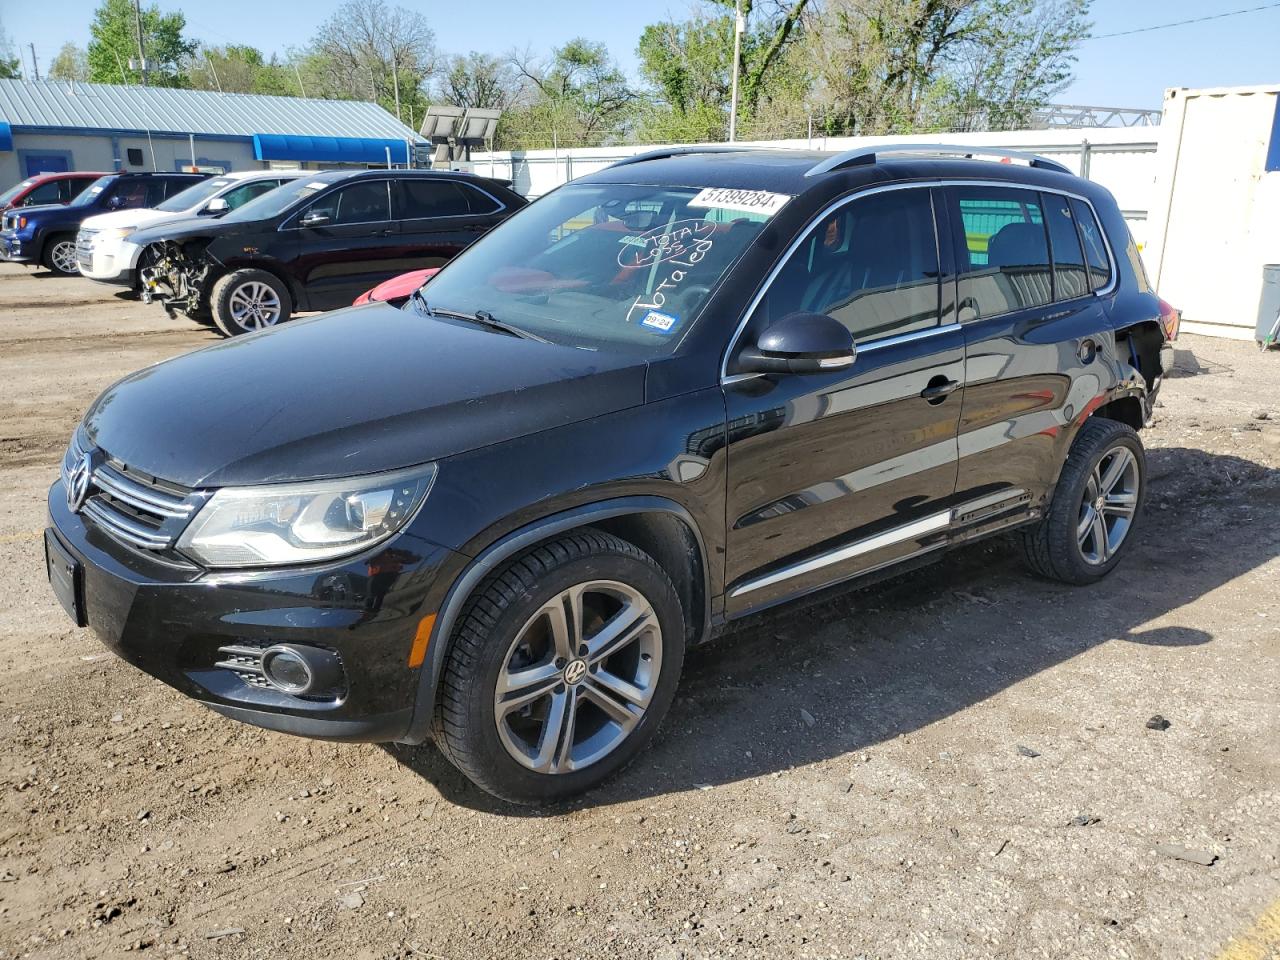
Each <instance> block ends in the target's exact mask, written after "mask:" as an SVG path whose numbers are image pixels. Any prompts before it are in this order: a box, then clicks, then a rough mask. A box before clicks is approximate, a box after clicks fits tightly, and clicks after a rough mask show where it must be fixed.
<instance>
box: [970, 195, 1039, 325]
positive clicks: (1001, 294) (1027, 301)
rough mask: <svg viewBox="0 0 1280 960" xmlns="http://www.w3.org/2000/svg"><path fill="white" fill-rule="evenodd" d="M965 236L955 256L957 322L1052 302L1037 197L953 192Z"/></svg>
mask: <svg viewBox="0 0 1280 960" xmlns="http://www.w3.org/2000/svg"><path fill="white" fill-rule="evenodd" d="M955 194H956V198H957V203H958V206H959V212H960V224H961V228H962V229H963V231H964V241H965V242H964V246H963V247H961V248H960V249H959V250H958V251H957V252H958V254H959V257H958V259H959V264H958V268H959V296H960V304H959V306H960V317H961V319H965V320H971V319H976V318H979V317H995V316H999V315H1000V314H1002V313H1009V312H1011V311H1013V310H1021V309H1023V308H1025V307H1036V306H1040V305H1042V304H1046V303H1049V302H1051V301H1052V299H1053V279H1052V270H1051V267H1050V261H1049V239H1048V235H1047V234H1046V232H1045V222H1044V220H1045V218H1044V210H1043V209H1042V208H1041V205H1040V196H1039V194H1038V193H1036V192H1034V191H1031V190H1017V189H1012V188H1005V187H979V186H972V187H970V186H962V187H957V188H956V190H955Z"/></svg>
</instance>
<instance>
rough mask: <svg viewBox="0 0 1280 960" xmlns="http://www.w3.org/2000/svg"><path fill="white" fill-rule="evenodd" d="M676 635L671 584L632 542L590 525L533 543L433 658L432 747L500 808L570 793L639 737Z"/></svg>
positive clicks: (677, 653) (658, 710) (668, 679)
mask: <svg viewBox="0 0 1280 960" xmlns="http://www.w3.org/2000/svg"><path fill="white" fill-rule="evenodd" d="M684 637H685V631H684V614H683V612H682V609H681V605H680V600H679V597H678V596H677V595H676V591H675V588H674V587H673V586H672V585H671V581H670V579H668V577H667V575H666V573H665V572H664V571H663V570H662V568H661V567H659V566H658V564H657V563H656V562H655V561H654V559H653V558H652V557H650V556H649V555H648V554H646V553H645V552H643V551H642V550H640V549H639V548H638V547H636V546H634V545H633V544H631V543H628V542H626V541H625V540H621V539H619V538H618V537H615V536H612V535H611V534H607V533H604V532H603V531H600V530H595V529H592V528H586V529H583V530H580V531H576V532H574V533H572V534H568V535H566V536H563V537H560V538H558V539H556V540H553V541H550V542H548V543H545V544H541V545H540V546H537V547H534V548H532V549H530V550H529V551H528V552H526V553H524V554H522V555H520V556H518V557H517V558H516V559H514V560H512V561H511V562H510V563H509V564H507V565H506V566H505V567H503V568H502V569H501V570H499V571H498V572H497V573H495V574H493V575H492V576H491V577H489V578H488V579H487V580H486V581H485V582H484V583H482V584H481V585H480V586H479V587H477V589H476V592H475V594H474V595H473V596H472V597H471V598H470V599H469V601H468V603H467V606H466V608H465V609H464V611H463V614H462V616H461V618H460V619H459V622H458V625H457V627H456V629H455V630H454V632H453V643H452V646H451V647H450V648H449V653H448V656H447V659H446V661H445V667H444V675H443V679H442V681H441V687H440V694H439V697H438V700H437V702H438V704H439V706H438V711H437V717H436V741H437V743H438V744H439V746H440V748H441V751H442V752H443V753H444V754H445V756H447V757H448V758H449V759H450V760H451V761H452V762H453V763H454V765H455V766H457V767H458V769H459V770H461V771H462V772H463V773H464V774H465V775H466V776H467V777H468V778H469V779H470V780H472V781H473V782H474V783H475V784H477V785H478V786H479V787H481V788H482V789H484V790H486V791H488V792H489V793H492V794H494V795H495V796H498V797H501V798H502V799H504V800H509V801H512V802H514V803H527V804H532V803H549V802H554V801H557V800H562V799H565V798H567V797H570V796H573V795H575V794H579V793H582V792H583V791H585V790H589V789H591V788H592V787H595V786H597V785H598V784H599V783H601V782H602V781H604V780H605V779H607V778H608V777H609V776H611V775H612V774H614V773H616V772H617V771H618V770H620V769H621V768H622V767H623V766H625V765H626V764H627V763H628V762H629V761H630V760H631V759H632V758H633V757H635V755H636V754H637V753H639V752H640V750H641V749H642V748H643V747H644V746H645V745H646V744H647V743H648V742H649V740H650V739H651V738H652V737H653V735H654V733H655V731H656V730H657V728H658V724H659V723H660V722H661V720H662V717H663V715H664V714H665V713H666V712H667V708H668V707H669V706H670V705H671V701H672V699H673V697H674V696H675V690H676V684H677V683H678V681H679V677H680V668H681V666H682V664H683V660H684V643H685V640H684Z"/></svg>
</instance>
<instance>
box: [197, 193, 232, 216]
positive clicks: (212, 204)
mask: <svg viewBox="0 0 1280 960" xmlns="http://www.w3.org/2000/svg"><path fill="white" fill-rule="evenodd" d="M230 209H231V204H229V203H227V198H226V197H214V198H213V199H212V200H210V201H209V202H208V203H206V204H205V205H204V206H203V207H202V208H201V209H200V216H202V217H220V216H222V215H223V214H224V213H226V212H227V211H228V210H230Z"/></svg>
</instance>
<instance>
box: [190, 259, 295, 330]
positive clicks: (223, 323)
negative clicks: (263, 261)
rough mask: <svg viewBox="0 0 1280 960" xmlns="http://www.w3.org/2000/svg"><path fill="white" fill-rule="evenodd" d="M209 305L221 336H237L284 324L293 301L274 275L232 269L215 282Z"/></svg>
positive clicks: (261, 271)
mask: <svg viewBox="0 0 1280 960" xmlns="http://www.w3.org/2000/svg"><path fill="white" fill-rule="evenodd" d="M209 307H210V310H211V311H212V313H213V322H214V323H215V324H216V325H217V327H218V329H219V330H221V331H222V333H223V335H224V336H227V337H238V336H240V335H241V334H244V333H254V332H255V331H258V330H265V329H267V328H268V327H274V326H275V325H276V324H278V323H284V322H285V321H286V320H288V319H289V314H290V313H292V312H293V300H292V298H290V296H289V290H288V288H286V287H285V285H284V283H283V282H282V281H281V280H280V278H278V277H276V276H275V275H274V274H270V273H267V271H265V270H233V271H232V272H231V273H228V274H227V275H226V276H225V277H219V278H218V281H217V282H216V283H214V285H213V291H212V293H211V294H210V296H209Z"/></svg>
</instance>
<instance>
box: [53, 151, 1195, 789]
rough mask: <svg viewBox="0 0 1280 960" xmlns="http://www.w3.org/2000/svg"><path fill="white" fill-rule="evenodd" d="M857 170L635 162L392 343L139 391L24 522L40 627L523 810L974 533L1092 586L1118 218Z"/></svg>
mask: <svg viewBox="0 0 1280 960" xmlns="http://www.w3.org/2000/svg"><path fill="white" fill-rule="evenodd" d="M877 149H878V152H877V151H872V150H860V151H853V152H850V153H846V154H837V155H830V154H821V153H810V152H807V151H777V150H775V151H748V150H732V151H725V150H723V149H721V150H709V149H703V150H701V151H699V150H686V151H680V150H667V151H660V152H658V153H657V154H648V155H642V156H639V157H636V158H633V159H629V160H626V161H623V162H621V163H618V164H615V165H614V166H612V167H610V168H608V169H605V170H602V171H600V172H598V173H593V174H590V175H588V176H586V177H583V178H581V179H579V180H576V181H574V182H572V183H570V184H567V185H565V186H563V187H561V188H559V189H557V190H555V191H553V192H552V193H549V194H547V195H546V196H545V197H542V198H541V199H539V200H538V202H537V203H534V204H532V205H530V206H529V207H528V208H527V209H525V210H522V211H520V212H519V213H518V214H517V215H516V216H515V217H513V218H512V219H511V220H510V221H508V222H507V223H504V224H502V225H501V226H499V227H498V228H497V229H495V230H494V231H492V232H491V233H489V234H488V235H487V236H485V237H484V238H483V239H481V240H480V241H479V242H478V243H476V244H475V245H474V246H473V247H472V248H470V249H469V250H467V251H466V252H465V253H464V254H462V256H460V257H458V258H457V259H456V260H455V261H453V262H452V263H450V264H448V265H447V266H445V267H444V269H442V270H441V271H440V272H439V273H438V274H437V275H436V276H434V277H433V278H432V279H431V281H430V283H428V284H427V285H426V286H425V287H423V288H422V290H420V291H419V292H418V293H417V294H416V295H414V296H413V297H412V298H410V300H409V301H408V302H407V303H406V304H405V305H404V306H403V307H394V306H392V305H390V304H386V303H375V304H370V305H368V306H364V307H355V308H351V309H348V310H342V311H338V312H335V313H331V314H328V315H326V316H321V317H314V318H311V319H308V320H305V321H302V322H299V323H294V324H290V325H287V326H285V327H283V328H280V329H279V330H275V331H270V332H267V333H264V334H260V335H256V336H252V337H249V338H246V339H244V340H241V341H233V342H230V343H225V344H220V345H218V346H214V347H211V348H208V349H205V350H201V351H198V352H196V353H192V354H188V355H186V356H183V357H178V358H176V359H173V360H169V361H167V362H165V363H161V364H157V365H155V366H152V367H148V368H147V369H145V370H142V371H140V372H138V373H136V374H134V375H132V376H130V377H126V378H125V379H124V380H122V381H120V382H119V383H117V384H116V385H114V386H112V387H110V388H109V389H108V390H106V391H105V392H104V393H103V394H102V396H101V397H100V398H99V399H98V400H97V401H96V402H95V403H94V404H93V406H92V407H91V408H90V409H89V411H88V413H87V414H86V416H85V418H84V421H83V422H82V423H81V425H80V426H79V427H78V428H77V430H76V431H75V434H74V437H73V438H72V440H71V444H70V447H69V449H68V451H67V454H66V458H65V461H64V463H63V473H62V479H60V480H59V481H58V482H56V483H55V484H54V485H53V487H52V489H51V490H50V492H49V513H50V521H49V527H48V531H47V534H46V540H45V543H46V549H47V552H48V558H49V574H50V578H51V581H52V583H53V585H54V590H55V593H56V594H57V596H58V597H59V598H60V600H61V601H62V603H63V604H64V606H65V607H66V609H67V611H68V612H69V613H70V615H71V616H72V617H73V618H74V619H75V621H76V622H77V623H78V624H80V625H82V626H83V625H86V624H87V625H89V626H92V627H93V628H94V629H95V630H96V631H97V632H98V634H99V635H100V636H101V638H102V639H103V640H104V641H105V642H106V643H107V644H108V645H109V646H110V647H111V648H112V649H113V650H115V651H116V652H117V653H118V654H119V655H120V656H122V657H124V658H126V659H127V660H129V661H130V662H132V663H134V664H136V665H137V666H139V667H140V668H142V669H143V670H146V671H148V672H150V673H151V674H153V675H154V676H156V677H158V678H160V679H161V680H163V681H165V682H166V683H169V684H172V685H173V686H174V687H176V688H178V689H179V690H181V691H183V692H185V693H186V694H187V695H189V696H191V697H194V698H196V699H197V700H200V701H202V702H204V703H205V704H207V705H209V706H210V707H212V708H213V709H214V710H217V711H219V712H220V713H223V714H225V715H227V716H230V717H234V718H237V719H240V720H244V721H246V722H249V723H254V724H258V725H260V726H263V727H268V728H270V729H274V730H281V731H286V732H289V733H295V734H303V735H306V736H313V737H327V738H333V739H346V740H373V741H387V740H396V741H401V742H407V743H421V742H423V741H425V740H427V739H431V738H434V739H435V741H436V743H437V744H439V746H440V747H441V749H442V750H443V752H444V753H445V755H446V756H447V757H449V759H450V760H452V761H453V762H454V763H455V764H456V765H457V766H458V767H459V768H460V769H461V770H462V771H463V772H464V773H465V774H466V775H467V776H468V777H470V778H471V779H472V780H473V781H475V782H476V783H478V784H479V785H481V786H482V787H483V788H484V789H486V790H489V791H491V792H493V793H495V794H497V795H500V796H503V797H507V798H510V799H512V800H517V801H525V802H535V801H540V800H550V799H555V798H560V797H565V796H568V795H571V794H574V793H576V792H579V791H581V790H584V789H587V788H589V787H591V786H593V785H594V784H596V783H598V782H600V780H602V779H603V778H604V777H606V776H608V775H609V774H610V773H612V772H613V771H615V770H617V769H618V768H619V767H621V766H622V765H623V764H624V763H626V762H627V760H629V759H630V758H631V757H633V756H635V754H636V753H637V752H638V751H639V750H640V748H641V747H642V746H643V745H644V744H645V743H646V742H647V741H648V740H649V739H650V737H651V736H652V735H653V732H654V730H655V728H656V727H657V725H658V722H659V721H660V720H661V718H662V716H663V714H664V712H665V711H666V709H667V707H668V705H669V704H670V703H671V700H672V697H673V696H674V693H675V689H676V684H677V681H678V678H679V675H680V670H681V664H682V661H683V658H684V653H685V650H686V648H687V647H688V646H689V645H691V644H697V643H701V642H703V641H705V640H707V639H708V638H710V637H711V636H713V635H714V634H715V633H716V632H717V631H718V630H720V629H721V628H722V627H724V626H725V625H726V624H728V623H730V622H731V621H734V620H737V619H739V618H742V617H746V616H749V615H751V614H754V613H756V612H758V611H760V610H764V609H766V608H768V607H771V606H774V605H775V604H780V603H784V602H786V601H789V600H793V599H795V598H797V597H803V596H805V595H808V594H812V593H814V592H815V591H818V590H822V589H824V588H828V587H831V586H833V585H835V584H839V583H842V582H844V581H848V580H850V579H852V578H858V577H862V578H866V577H874V576H880V575H885V574H887V573H890V572H893V571H898V570H903V569H906V568H907V567H908V566H909V565H912V564H917V563H923V562H925V561H927V560H930V559H936V558H937V557H939V556H941V555H942V553H943V552H944V551H945V550H947V549H949V548H952V547H955V546H959V545H962V544H966V543H972V542H974V541H975V540H977V539H979V538H982V537H988V536H991V535H993V534H997V533H1013V534H1014V535H1015V536H1016V537H1017V538H1018V539H1020V540H1021V542H1022V545H1023V547H1024V550H1025V554H1026V559H1027V562H1028V564H1029V565H1030V567H1031V569H1032V570H1034V571H1035V572H1036V573H1038V574H1040V575H1042V576H1044V577H1048V578H1052V579H1054V580H1058V581H1061V582H1063V583H1068V584H1087V583H1091V582H1093V581H1095V580H1097V579H1099V578H1100V577H1103V576H1105V575H1106V574H1107V573H1108V572H1110V571H1111V570H1112V569H1113V568H1114V567H1115V566H1116V564H1117V563H1118V562H1120V560H1121V558H1122V557H1123V556H1124V554H1125V551H1126V550H1127V549H1128V548H1129V546H1130V544H1132V543H1133V541H1134V537H1135V530H1136V528H1137V524H1138V523H1139V522H1140V517H1141V509H1142V503H1143V497H1144V495H1145V492H1146V481H1147V473H1146V465H1145V463H1146V462H1145V459H1144V454H1143V447H1142V443H1141V441H1140V440H1139V436H1138V431H1139V430H1140V429H1141V428H1142V427H1143V426H1144V425H1145V424H1146V422H1147V420H1148V418H1149V416H1150V413H1151V409H1152V405H1153V403H1154V402H1155V397H1156V395H1157V392H1158V391H1159V389H1160V386H1161V381H1162V379H1163V376H1164V373H1165V371H1166V370H1168V369H1169V364H1170V362H1171V359H1172V348H1171V347H1170V341H1171V340H1172V339H1173V337H1174V336H1175V335H1176V333H1177V317H1176V315H1175V314H1174V312H1173V311H1172V310H1171V309H1169V308H1168V307H1167V306H1166V305H1165V304H1163V302H1162V301H1161V300H1160V299H1159V298H1158V297H1157V296H1156V294H1155V292H1154V291H1153V290H1152V289H1151V286H1150V284H1149V282H1148V280H1147V277H1146V274H1145V273H1144V271H1143V268H1142V262H1141V260H1140V258H1139V256H1138V252H1137V250H1136V248H1135V246H1134V243H1133V241H1132V239H1131V237H1130V235H1129V231H1128V229H1127V227H1126V226H1125V221H1124V218H1123V216H1122V215H1121V212H1120V209H1119V208H1118V207H1117V205H1116V202H1115V200H1114V199H1113V198H1112V196H1111V194H1109V193H1108V192H1107V191H1106V190H1105V189H1103V188H1102V187H1099V186H1098V185H1096V184H1094V183H1090V182H1089V181H1087V180H1082V179H1080V178H1079V177H1076V176H1074V175H1072V174H1071V173H1069V172H1068V171H1067V170H1066V169H1065V168H1063V167H1061V166H1059V165H1058V164H1056V163H1053V162H1051V161H1048V160H1044V159H1041V158H1037V157H1026V156H1023V155H1017V154H1006V156H1007V157H1008V158H1009V159H1011V160H1014V161H1019V162H1016V163H991V162H984V161H980V160H973V159H939V158H937V157H936V156H932V155H925V156H920V155H918V154H917V153H915V152H912V151H909V150H907V149H901V148H900V149H894V148H892V147H888V148H886V147H881V148H877ZM969 149H972V148H950V150H949V151H947V150H944V149H943V148H934V151H935V152H959V153H964V152H966V150H969ZM361 177H362V178H363V177H364V175H361ZM371 179H372V178H371ZM357 182H363V181H362V180H358V181H357ZM281 189H282V190H283V189H288V188H281ZM269 196H270V195H269ZM333 209H334V208H333V207H332V206H331V205H328V206H324V207H322V208H321V210H323V211H324V212H325V215H326V216H330V217H331V216H332V212H331V211H333ZM295 215H296V214H289V215H288V216H295ZM252 242H253V241H251V240H249V239H247V238H246V239H245V240H240V239H237V240H236V241H235V243H234V245H232V244H228V248H220V252H221V250H223V249H229V248H231V247H232V246H234V247H239V246H241V245H248V244H250V243H252ZM227 255H228V256H229V254H227ZM1081 602H1085V601H1084V600H1082V601H1081ZM708 749H711V750H714V749H715V746H714V745H709V746H708Z"/></svg>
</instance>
